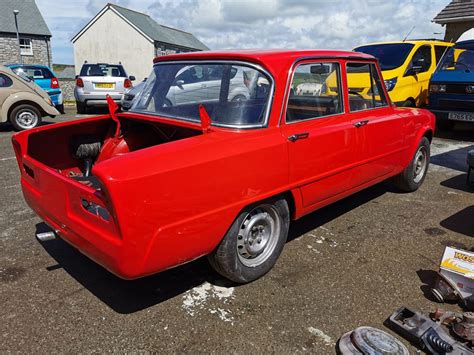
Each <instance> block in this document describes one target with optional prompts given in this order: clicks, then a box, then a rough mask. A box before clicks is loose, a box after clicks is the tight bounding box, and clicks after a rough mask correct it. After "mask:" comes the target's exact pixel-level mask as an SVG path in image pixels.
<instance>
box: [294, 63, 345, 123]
mask: <svg viewBox="0 0 474 355" xmlns="http://www.w3.org/2000/svg"><path fill="white" fill-rule="evenodd" d="M342 112H343V105H342V94H341V73H340V67H339V63H331V62H320V63H311V64H301V65H299V66H298V67H297V68H296V69H295V73H294V74H293V81H292V82H291V87H290V96H289V98H288V107H287V110H286V122H296V121H302V120H307V119H311V118H319V117H324V116H329V115H334V114H338V113H342Z"/></svg>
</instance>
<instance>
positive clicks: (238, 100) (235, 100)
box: [232, 94, 247, 102]
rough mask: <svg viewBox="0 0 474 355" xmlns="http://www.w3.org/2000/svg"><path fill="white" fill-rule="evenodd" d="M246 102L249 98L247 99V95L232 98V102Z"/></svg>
mask: <svg viewBox="0 0 474 355" xmlns="http://www.w3.org/2000/svg"><path fill="white" fill-rule="evenodd" d="M244 101H247V98H246V97H245V95H240V94H239V95H236V96H234V97H233V98H232V102H244Z"/></svg>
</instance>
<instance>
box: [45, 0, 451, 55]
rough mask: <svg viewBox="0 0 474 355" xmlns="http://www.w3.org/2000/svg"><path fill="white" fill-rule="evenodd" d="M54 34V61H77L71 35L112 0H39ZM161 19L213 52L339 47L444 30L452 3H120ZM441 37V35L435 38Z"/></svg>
mask: <svg viewBox="0 0 474 355" xmlns="http://www.w3.org/2000/svg"><path fill="white" fill-rule="evenodd" d="M36 2H37V4H38V6H39V7H40V10H41V11H42V13H43V15H44V16H45V19H46V22H47V23H48V25H49V27H50V29H51V31H52V32H53V60H54V62H66V63H72V61H73V59H72V58H73V55H72V45H71V43H70V39H71V38H72V37H73V36H74V35H75V34H76V33H77V32H78V31H79V30H80V29H81V28H82V26H84V25H85V24H86V23H87V22H88V21H89V20H90V19H91V18H92V17H93V16H94V15H95V14H96V13H97V12H98V11H100V9H102V8H103V7H104V6H105V5H106V3H107V2H109V0H78V1H74V2H72V1H71V2H58V1H57V0H36ZM114 2H115V3H116V4H118V5H122V6H125V7H129V8H131V9H133V10H137V11H141V12H144V13H147V14H149V15H150V16H151V17H153V18H154V19H155V20H157V21H158V22H159V23H161V24H164V25H168V26H173V27H177V28H180V29H182V30H185V31H189V32H192V33H193V34H195V35H196V36H197V37H198V38H199V39H200V40H201V41H203V42H204V43H206V44H207V45H208V46H209V47H210V48H212V49H229V48H236V49H238V48H329V49H331V48H338V49H351V48H353V47H355V46H356V45H359V44H364V43H368V42H375V41H384V40H397V39H398V40H400V39H403V38H404V37H405V35H406V34H407V33H408V32H409V31H410V29H411V28H412V27H413V26H416V27H415V29H414V30H413V32H412V34H411V35H410V37H411V38H431V37H434V36H435V35H434V32H443V33H444V29H443V28H442V27H440V26H438V25H436V24H433V23H431V19H432V18H433V17H434V16H435V15H436V14H437V13H438V12H439V11H441V9H443V8H444V7H445V6H446V5H447V4H448V3H449V0H417V1H415V0H398V1H396V0H391V1H389V0H387V1H379V0H239V1H236V0H133V1H131V0H115V1H114ZM438 37H439V35H438Z"/></svg>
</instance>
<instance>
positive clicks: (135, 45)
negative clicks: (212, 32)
mask: <svg viewBox="0 0 474 355" xmlns="http://www.w3.org/2000/svg"><path fill="white" fill-rule="evenodd" d="M72 43H73V45H74V62H75V67H76V74H79V72H80V70H81V67H82V64H83V63H84V61H88V62H89V63H110V64H118V63H119V62H121V63H122V64H123V66H124V67H125V70H126V71H127V73H128V75H134V76H135V77H136V78H137V80H138V81H141V80H142V79H143V78H145V77H147V76H148V75H149V74H150V71H151V68H152V65H153V58H155V57H156V56H158V55H165V54H171V53H180V52H193V51H202V50H208V49H209V48H207V47H206V45H204V44H203V43H202V42H201V41H199V40H198V39H197V38H196V37H194V36H193V35H192V34H191V33H189V32H184V31H181V30H178V29H175V28H171V27H167V26H163V25H160V24H158V23H157V22H156V21H155V20H153V19H152V18H151V17H150V16H148V15H146V14H143V13H141V12H136V11H133V10H129V9H126V8H124V7H121V6H117V5H114V4H107V5H106V6H105V7H104V8H103V9H102V10H101V11H100V12H99V13H98V14H97V15H96V16H94V18H93V19H92V20H91V21H89V23H88V24H87V25H86V26H85V27H84V28H83V29H82V30H80V31H79V33H77V34H76V35H75V36H74V38H73V39H72Z"/></svg>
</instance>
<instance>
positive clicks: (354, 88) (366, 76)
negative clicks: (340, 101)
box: [346, 62, 388, 112]
mask: <svg viewBox="0 0 474 355" xmlns="http://www.w3.org/2000/svg"><path fill="white" fill-rule="evenodd" d="M346 68H347V85H348V91H349V108H350V111H351V112H354V111H363V110H370V109H375V108H378V107H383V106H387V104H388V103H387V98H386V96H385V92H384V90H383V86H382V85H383V84H382V80H381V79H380V76H379V73H378V71H377V67H376V66H375V64H371V63H363V62H352V63H347V67H346Z"/></svg>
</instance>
